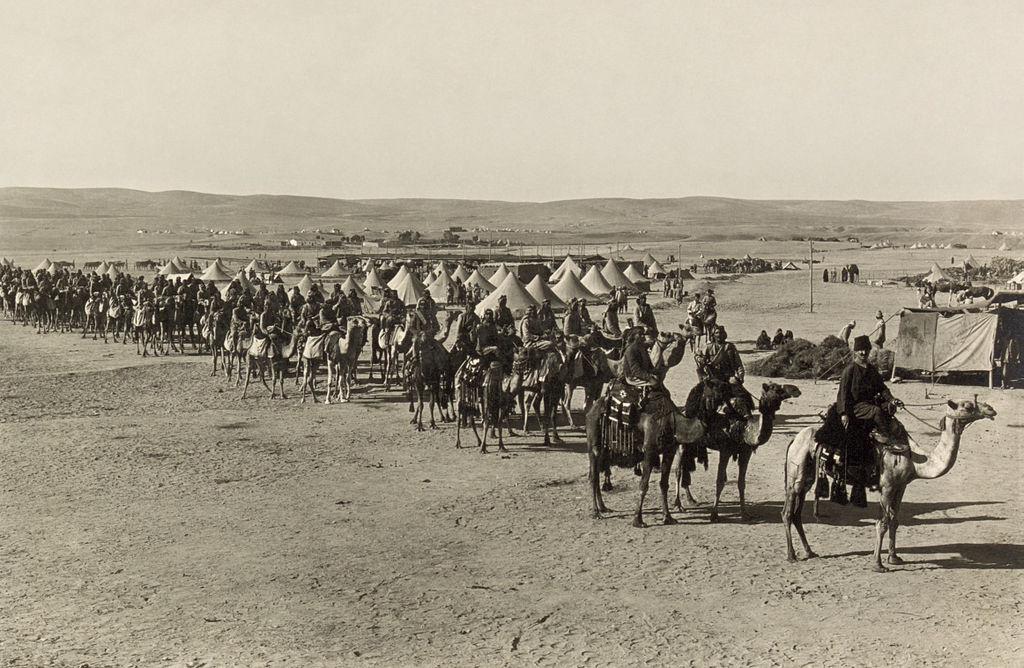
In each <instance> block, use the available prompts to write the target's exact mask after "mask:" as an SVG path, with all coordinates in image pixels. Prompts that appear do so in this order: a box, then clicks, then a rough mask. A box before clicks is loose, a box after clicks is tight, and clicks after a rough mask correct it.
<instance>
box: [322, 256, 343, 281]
mask: <svg viewBox="0 0 1024 668" xmlns="http://www.w3.org/2000/svg"><path fill="white" fill-rule="evenodd" d="M347 273H348V272H347V271H345V265H343V264H342V263H341V260H335V261H334V264H332V265H331V268H330V269H328V270H327V271H325V272H324V273H322V274H320V276H321V277H323V278H341V277H342V276H344V275H345V274H347Z"/></svg>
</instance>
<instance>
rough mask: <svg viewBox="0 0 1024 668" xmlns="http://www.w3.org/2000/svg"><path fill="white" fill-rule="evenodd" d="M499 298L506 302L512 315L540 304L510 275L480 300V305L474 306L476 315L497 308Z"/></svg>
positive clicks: (514, 276) (513, 275)
mask: <svg viewBox="0 0 1024 668" xmlns="http://www.w3.org/2000/svg"><path fill="white" fill-rule="evenodd" d="M501 296H504V297H505V298H506V299H507V300H508V303H507V306H508V307H509V308H510V309H511V310H512V312H513V313H515V312H517V311H519V312H520V314H521V312H525V311H526V309H528V308H529V307H530V306H540V302H538V301H537V300H536V299H534V298H533V295H531V294H530V293H529V292H527V291H526V286H524V285H523V284H522V283H521V282H520V281H519V279H518V278H516V275H515V274H512V273H510V274H509V275H508V276H506V277H505V280H504V281H502V282H501V285H499V286H498V287H497V288H495V289H494V292H492V293H491V294H489V295H487V297H486V298H485V299H482V300H480V303H479V304H477V305H476V314H477V315H483V314H484V311H486V310H487V309H495V308H497V307H498V298H499V297H501Z"/></svg>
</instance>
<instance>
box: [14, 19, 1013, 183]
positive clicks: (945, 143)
mask: <svg viewBox="0 0 1024 668" xmlns="http://www.w3.org/2000/svg"><path fill="white" fill-rule="evenodd" d="M1022 36H1024V0H1014V1H1007V2H1002V1H999V0H985V1H984V2H972V1H969V0H965V1H963V2H943V1H941V0H922V1H920V2H898V1H891V0H886V1H884V2H864V1H861V0H858V1H856V2H850V1H849V0H836V1H834V2H831V1H830V2H822V1H818V2H813V1H803V2H768V1H764V0H751V1H749V2H725V1H722V0H711V1H708V2H700V1H689V0H671V1H665V2H657V1H644V0H631V1H628V2H602V1H600V0H579V1H571V2H570V1H564V2H559V1H556V0H542V1H539V2H532V1H523V0H507V1H501V2H496V1H495V2H488V1H487V0H467V1H466V2H450V1H439V2H430V1H420V2H415V1H407V2H386V1H381V0H368V1H366V2H345V1H342V0H339V1H333V2H332V1H329V0H323V1H309V2H295V1H293V0H278V1H276V2H252V1H245V2H233V1H225V2H217V1H216V0H200V1H196V2H193V1H191V0H188V1H184V0H172V1H144V0H125V1H119V0H111V1H108V2H98V1H94V0H65V1H60V2H55V1H51V2H46V1H41V0H26V1H24V2H9V1H7V0H0V59H2V61H0V62H2V63H3V64H4V65H3V67H0V186H54V187H126V188H137V189H142V190H172V189H184V190H198V191H204V192H216V193H236V194H252V193H273V194H297V195H319V196H326V197H341V198H377V197H382V198H385V197H386V198H390V197H451V198H472V199H502V200H521V201H548V200H556V199H574V198H582V197H685V196H690V195H718V196H726V197H742V198H763V199H791V198H808V199H874V200H916V199H926V200H951V199H1002V198H1024V38H1022Z"/></svg>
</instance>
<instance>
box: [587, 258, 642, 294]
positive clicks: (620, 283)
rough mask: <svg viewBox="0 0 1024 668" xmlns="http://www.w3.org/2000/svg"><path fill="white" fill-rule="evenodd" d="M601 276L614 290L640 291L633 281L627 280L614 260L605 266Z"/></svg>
mask: <svg viewBox="0 0 1024 668" xmlns="http://www.w3.org/2000/svg"><path fill="white" fill-rule="evenodd" d="M601 275H602V276H604V280H606V281H608V285H610V286H612V287H614V288H626V289H627V290H636V289H638V288H637V287H636V286H635V285H633V281H631V280H629V279H628V278H626V275H625V274H623V273H622V270H621V269H619V265H617V264H615V261H614V260H608V262H607V263H606V264H605V265H604V269H602V270H601ZM584 285H586V283H584ZM588 287H589V286H588ZM609 291H610V290H609Z"/></svg>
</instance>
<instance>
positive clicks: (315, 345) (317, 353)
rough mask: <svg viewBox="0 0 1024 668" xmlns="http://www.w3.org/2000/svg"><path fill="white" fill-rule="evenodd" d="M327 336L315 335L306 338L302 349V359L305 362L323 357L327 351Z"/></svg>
mask: <svg viewBox="0 0 1024 668" xmlns="http://www.w3.org/2000/svg"><path fill="white" fill-rule="evenodd" d="M327 336H328V335H327V334H317V335H316V336H309V337H307V338H306V345H304V346H303V347H302V357H303V359H307V360H318V359H322V358H323V356H324V351H325V350H327Z"/></svg>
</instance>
